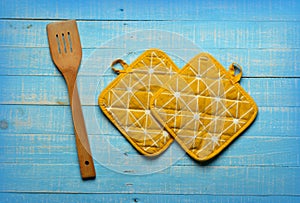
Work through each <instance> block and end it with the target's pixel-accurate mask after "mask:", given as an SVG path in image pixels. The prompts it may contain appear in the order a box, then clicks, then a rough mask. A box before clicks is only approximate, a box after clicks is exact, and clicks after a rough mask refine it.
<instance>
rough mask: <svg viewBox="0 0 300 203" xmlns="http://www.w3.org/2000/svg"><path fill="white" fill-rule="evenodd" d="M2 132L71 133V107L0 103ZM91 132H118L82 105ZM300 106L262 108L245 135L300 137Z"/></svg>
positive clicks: (97, 110)
mask: <svg viewBox="0 0 300 203" xmlns="http://www.w3.org/2000/svg"><path fill="white" fill-rule="evenodd" d="M0 110H1V111H0V121H1V126H2V128H1V129H0V132H1V133H12V134H14V133H17V134H24V133H26V134H32V133H33V134H45V133H49V134H72V133H73V126H72V120H71V119H72V118H71V111H70V107H69V106H41V105H37V106H36V105H0ZM83 113H84V116H85V123H86V125H87V131H88V134H95V135H97V134H118V131H117V130H116V129H115V128H114V127H113V126H112V124H111V123H110V122H109V121H108V119H107V118H106V117H104V115H103V114H102V113H101V111H100V108H99V107H98V106H83ZM299 113H300V108H298V107H260V108H259V113H258V116H257V118H256V120H255V122H254V123H253V124H252V125H251V126H250V127H249V128H248V130H246V131H245V132H244V133H243V135H251V136H272V137H273V136H278V137H282V136H284V137H298V136H299V132H300V120H299Z"/></svg>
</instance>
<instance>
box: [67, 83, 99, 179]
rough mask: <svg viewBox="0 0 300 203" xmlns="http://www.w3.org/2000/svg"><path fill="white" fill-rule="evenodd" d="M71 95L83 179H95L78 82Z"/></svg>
mask: <svg viewBox="0 0 300 203" xmlns="http://www.w3.org/2000/svg"><path fill="white" fill-rule="evenodd" d="M69 95H70V103H71V109H72V117H73V124H74V131H75V138H76V147H77V154H78V160H79V165H80V173H81V177H82V179H93V178H95V177H96V172H95V167H94V161H93V157H92V153H91V149H90V145H89V140H88V135H87V131H86V127H85V123H84V117H83V113H82V109H81V103H80V99H79V95H78V89H77V85H76V82H75V84H74V90H73V93H72V92H69Z"/></svg>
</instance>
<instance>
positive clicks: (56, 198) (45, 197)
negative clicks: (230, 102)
mask: <svg viewBox="0 0 300 203" xmlns="http://www.w3.org/2000/svg"><path fill="white" fill-rule="evenodd" d="M0 200H1V202H2V203H11V202H15V203H27V202H28V203H29V202H30V203H34V202H38V203H41V202H42V203H43V202H53V203H55V202H57V203H68V202H72V203H81V202H111V203H113V202H115V203H123V202H124V203H125V202H144V203H147V202H161V203H164V202H165V203H167V202H185V203H193V202H195V203H196V202H215V201H216V202H219V203H225V202H243V203H248V202H249V203H252V202H273V203H282V202H289V203H298V202H299V200H300V197H299V196H288V195H284V196H278V195H270V196H263V195H262V196H260V195H257V196H244V195H243V196H241V195H232V196H226V195H224V196H222V195H195V194H191V195H180V194H179V195H168V194H115V193H108V194H80V193H79V194H78V193H75V194H68V193H67V194H66V193H58V194H42V193H40V194H32V193H17V192H13V193H0Z"/></svg>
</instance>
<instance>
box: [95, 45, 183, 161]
mask: <svg viewBox="0 0 300 203" xmlns="http://www.w3.org/2000/svg"><path fill="white" fill-rule="evenodd" d="M113 63H114V64H115V63H120V64H121V65H122V66H123V68H124V70H116V69H114V68H113V70H114V71H115V72H117V73H119V75H118V76H117V77H116V78H115V79H114V80H113V81H112V82H111V83H110V84H109V85H108V86H107V87H106V88H105V89H104V90H103V91H102V93H101V94H100V95H99V97H98V104H99V106H100V108H101V110H102V111H103V113H104V114H105V115H106V117H107V118H108V119H109V120H110V121H111V122H112V123H113V124H114V125H115V127H116V128H117V129H118V130H119V131H120V132H121V133H122V135H123V136H124V137H125V138H126V139H127V140H128V141H129V142H130V143H131V145H132V146H133V147H134V148H135V149H136V150H138V151H139V152H140V153H141V154H143V155H146V156H156V155H158V154H160V153H162V152H163V151H165V150H166V149H167V148H168V146H169V145H170V144H171V143H172V142H173V137H172V136H171V135H170V134H169V133H168V132H167V131H166V130H165V129H164V128H163V126H162V125H161V124H160V123H159V122H158V121H157V119H156V118H154V117H153V115H152V114H151V111H150V99H151V97H152V95H153V94H154V93H155V92H156V91H157V90H158V89H160V87H161V86H163V85H164V83H165V82H166V81H167V80H169V78H171V76H172V75H174V74H175V73H176V72H178V71H179V69H178V67H177V66H176V65H175V64H174V63H173V61H172V60H171V59H170V58H169V57H168V56H167V55H166V54H165V53H164V52H163V51H161V50H159V49H149V50H147V51H145V52H144V53H142V54H141V55H140V56H139V57H138V58H137V59H136V60H135V61H134V62H132V63H131V64H130V65H127V64H126V63H125V62H124V61H122V60H116V61H115V62H113Z"/></svg>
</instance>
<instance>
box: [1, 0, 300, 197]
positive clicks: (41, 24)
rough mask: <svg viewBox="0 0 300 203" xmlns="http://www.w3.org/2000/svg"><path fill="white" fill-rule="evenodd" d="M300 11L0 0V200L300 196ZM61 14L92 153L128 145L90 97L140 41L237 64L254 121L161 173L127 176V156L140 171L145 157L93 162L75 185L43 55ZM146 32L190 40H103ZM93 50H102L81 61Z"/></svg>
mask: <svg viewBox="0 0 300 203" xmlns="http://www.w3.org/2000/svg"><path fill="white" fill-rule="evenodd" d="M299 10H300V2H299V1H297V0H287V1H283V0H270V1H258V0H253V1H246V0H242V1H196V0H192V1H188V0H180V1H171V0H165V1H161V0H160V1H158V0H152V1H138V0H133V1H130V2H127V1H96V0H91V1H88V2H87V1H83V0H79V1H77V2H76V3H74V1H68V0H65V1H58V0H54V1H37V0H33V1H29V0H24V1H15V0H13V1H8V0H4V1H1V3H0V180H1V183H0V202H299V201H300V189H299V187H298V186H299V182H300V176H299V174H300V158H299V157H300V140H299V138H300V134H299V132H300V117H299V115H300V108H299V106H300V95H299V91H300V89H299V88H300V84H299V81H300V61H299V57H300V32H299V31H300V24H299V21H300V13H299ZM63 19H77V23H78V29H79V33H80V37H81V44H82V48H83V52H82V53H83V58H82V64H81V66H80V69H79V76H78V80H77V84H78V88H79V94H80V97H81V102H82V104H83V113H84V116H85V118H86V124H87V130H88V134H89V139H92V140H93V141H94V143H93V147H94V148H92V150H96V151H95V152H96V153H99V154H102V155H103V156H105V157H108V160H110V159H109V158H110V156H111V154H110V152H109V151H108V150H107V148H105V146H98V145H97V143H102V141H103V139H109V141H110V143H111V144H113V145H115V146H116V147H119V148H122V149H126V150H125V152H124V154H123V155H122V156H126V157H131V156H135V155H137V152H136V151H135V150H134V149H133V148H132V147H131V146H130V144H128V142H126V140H125V139H124V138H123V137H122V136H121V135H120V133H119V132H118V131H117V130H116V129H115V128H114V127H113V126H112V125H111V123H109V121H108V120H107V119H105V117H104V116H103V114H102V113H101V111H100V110H99V107H98V106H97V96H98V94H99V93H100V91H101V89H102V88H104V87H105V86H106V85H107V84H108V83H109V82H110V81H111V80H113V79H114V78H115V76H116V75H114V74H113V73H112V72H109V71H107V72H105V74H103V70H104V69H106V68H108V67H107V66H105V64H107V63H110V61H111V60H112V59H115V58H116V57H125V60H126V61H127V62H129V63H130V62H131V61H132V60H133V59H134V58H135V57H136V56H137V55H138V52H135V49H136V48H137V47H141V45H144V47H149V48H150V47H152V46H154V47H157V48H162V49H164V51H167V52H168V53H171V54H177V53H180V56H183V57H184V58H187V59H189V58H191V57H192V56H193V55H195V54H196V53H198V51H199V49H201V50H202V51H207V52H209V53H211V54H212V55H213V56H215V57H216V58H217V59H218V60H219V61H220V62H221V63H222V64H223V65H224V67H225V68H227V67H228V66H229V65H230V64H231V63H232V62H237V63H239V64H240V65H241V66H242V67H243V78H242V80H241V85H242V87H243V88H244V89H245V90H246V91H247V92H249V94H250V95H251V96H252V97H253V98H254V100H255V101H256V102H257V104H258V107H259V113H258V117H257V119H256V120H255V122H254V123H253V125H251V126H250V127H249V129H248V130H246V131H245V132H244V133H243V134H242V135H241V136H240V137H239V138H238V139H237V140H236V141H235V142H234V143H233V144H232V145H230V146H229V147H228V148H227V149H226V150H225V151H224V152H223V153H222V154H220V156H218V157H217V158H216V159H214V160H212V161H211V162H209V163H205V164H199V163H198V162H195V161H193V160H192V159H190V157H188V156H187V155H184V154H183V155H182V157H181V158H180V159H179V160H177V161H176V162H174V163H173V164H171V165H170V166H169V167H167V168H165V169H164V170H161V171H158V172H153V173H151V174H148V175H136V174H137V173H135V171H131V166H132V165H134V166H139V167H141V169H143V168H144V169H145V170H146V169H147V167H148V166H150V164H151V163H149V165H148V164H144V162H143V161H141V160H139V159H136V160H135V159H133V160H134V161H133V162H132V163H123V164H124V165H123V166H124V171H122V172H115V171H113V170H111V169H110V168H108V167H105V166H104V165H105V164H103V163H102V162H99V161H96V160H95V167H96V171H97V174H99V177H98V178H97V179H95V180H94V181H90V182H83V181H82V180H81V179H80V178H79V177H80V171H79V168H78V165H77V155H76V148H75V140H74V135H73V125H72V116H71V111H70V109H69V107H68V105H69V102H68V92H67V87H66V86H65V83H64V80H63V78H62V77H61V75H60V73H59V71H58V70H56V68H55V66H54V65H53V64H52V61H51V58H50V53H49V48H48V41H47V35H46V29H45V28H46V25H47V24H48V23H50V22H55V21H60V20H63ZM149 29H154V30H162V31H166V32H171V33H174V34H176V35H177V36H181V37H183V38H184V39H186V40H187V41H189V42H190V43H191V44H193V45H195V46H196V47H199V48H198V49H194V48H190V49H186V50H182V47H186V44H184V43H182V42H179V41H177V40H174V38H169V39H164V40H161V39H162V36H159V35H153V36H151V37H149V38H137V39H134V38H133V39H132V40H129V41H128V42H126V41H125V42H122V43H120V44H117V45H116V44H109V40H111V39H113V38H116V37H120V36H122V35H124V34H128V33H130V32H135V31H139V30H149ZM95 54H96V55H97V54H98V56H101V57H99V59H97V58H96V60H95V61H94V63H93V64H92V66H90V65H88V66H87V65H86V64H87V61H89V60H90V59H91V58H92V57H93V56H95ZM171 57H172V56H171ZM93 60H94V59H93ZM173 60H174V61H175V62H176V63H177V64H178V65H179V66H180V67H182V65H183V63H184V62H182V61H180V60H178V59H177V58H174V57H173ZM103 61H104V62H106V63H104V62H103ZM100 121H101V122H100ZM121 158H122V157H121ZM110 161H111V162H112V163H114V161H115V160H112V159H111V160H110ZM165 161H166V162H170V159H168V158H166V160H165ZM171 161H172V160H171ZM149 162H151V160H149ZM127 168H128V170H126V169H127ZM66 171H67V172H66Z"/></svg>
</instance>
